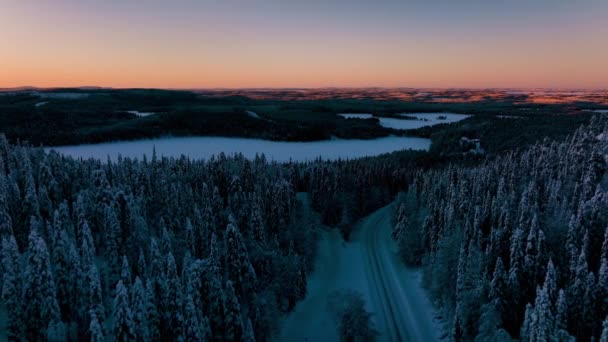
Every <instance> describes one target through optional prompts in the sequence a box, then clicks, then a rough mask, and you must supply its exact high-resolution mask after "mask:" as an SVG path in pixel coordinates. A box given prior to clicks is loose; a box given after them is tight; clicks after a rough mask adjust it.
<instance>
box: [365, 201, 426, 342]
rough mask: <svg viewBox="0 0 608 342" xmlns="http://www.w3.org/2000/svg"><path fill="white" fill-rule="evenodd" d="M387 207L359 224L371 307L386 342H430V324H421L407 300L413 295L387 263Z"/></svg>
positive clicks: (388, 243)
mask: <svg viewBox="0 0 608 342" xmlns="http://www.w3.org/2000/svg"><path fill="white" fill-rule="evenodd" d="M390 213H391V212H390V207H384V208H382V209H380V210H378V211H376V212H375V213H373V214H372V215H370V216H368V217H367V218H366V219H365V220H364V221H363V222H362V224H361V225H362V227H361V229H362V234H361V237H362V239H363V241H362V244H363V246H364V248H363V249H362V251H363V252H364V254H365V255H364V257H365V258H366V259H367V263H366V266H367V269H366V272H367V276H368V281H369V284H370V288H371V289H372V292H374V293H373V296H372V299H373V300H374V301H375V303H373V307H375V308H376V311H377V312H376V314H377V317H378V318H379V320H380V322H378V323H379V325H380V326H381V327H383V328H384V330H385V331H384V336H381V338H383V339H386V340H389V341H434V340H436V332H435V331H433V330H432V328H431V327H432V326H433V325H432V324H429V322H423V320H425V319H426V316H425V315H421V314H417V312H416V310H415V308H414V307H413V305H412V303H411V301H410V299H412V296H416V295H418V294H416V293H408V292H407V289H405V288H404V287H403V286H402V284H401V278H400V277H399V274H398V272H397V270H396V269H395V264H394V263H393V262H392V260H391V255H390V254H389V253H390V252H391V248H390V243H392V241H391V240H390V238H387V237H385V236H384V235H389V234H390V228H391V227H390Z"/></svg>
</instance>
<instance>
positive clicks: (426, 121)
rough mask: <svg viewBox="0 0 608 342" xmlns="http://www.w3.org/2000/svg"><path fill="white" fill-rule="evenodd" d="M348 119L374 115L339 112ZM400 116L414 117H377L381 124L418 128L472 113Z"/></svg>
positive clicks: (461, 117)
mask: <svg viewBox="0 0 608 342" xmlns="http://www.w3.org/2000/svg"><path fill="white" fill-rule="evenodd" d="M338 115H340V116H342V117H344V118H347V119H370V118H372V117H373V115H372V114H369V113H344V114H338ZM398 115H400V116H404V117H409V118H414V119H396V118H384V117H376V118H377V119H378V120H379V121H380V126H382V127H386V128H393V129H403V130H406V129H417V128H421V127H426V126H434V125H439V124H449V123H454V122H458V121H460V120H464V119H466V118H468V117H469V116H470V115H466V114H454V113H404V114H398Z"/></svg>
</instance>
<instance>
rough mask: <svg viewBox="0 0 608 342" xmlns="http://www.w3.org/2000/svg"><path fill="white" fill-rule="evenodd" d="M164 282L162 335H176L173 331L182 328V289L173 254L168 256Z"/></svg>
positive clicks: (162, 282)
mask: <svg viewBox="0 0 608 342" xmlns="http://www.w3.org/2000/svg"><path fill="white" fill-rule="evenodd" d="M161 284H162V310H163V312H164V317H163V321H162V322H163V324H162V329H161V335H162V336H167V337H170V336H174V335H173V333H172V332H174V331H181V330H180V329H182V322H183V318H182V314H181V310H180V308H181V306H182V297H181V294H182V290H181V284H180V280H179V278H178V276H177V267H176V265H175V259H174V258H173V254H171V253H169V255H168V256H167V272H166V274H165V277H164V279H163V280H162V281H161Z"/></svg>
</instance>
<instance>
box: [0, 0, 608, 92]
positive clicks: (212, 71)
mask: <svg viewBox="0 0 608 342" xmlns="http://www.w3.org/2000/svg"><path fill="white" fill-rule="evenodd" d="M16 86H38V87H66V86H104V87H117V88H130V87H146V88H262V87H264V88H280V87H292V88H300V87H302V88H303V87H307V88H308V87H372V86H375V87H416V88H428V87H433V88H435V87H437V88H453V87H459V88H460V87H462V88H489V87H491V88H494V87H503V88H511V87H527V88H532V87H551V88H608V1H606V0H484V1H481V0H461V1H451V0H400V1H399V0H367V1H363V0H334V1H332V0H308V1H301V0H298V1H292V0H282V1H281V0H173V1H168V0H167V1H161V0H105V1H94V0H35V1H23V0H0V87H16Z"/></svg>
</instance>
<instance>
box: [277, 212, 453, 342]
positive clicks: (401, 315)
mask: <svg viewBox="0 0 608 342" xmlns="http://www.w3.org/2000/svg"><path fill="white" fill-rule="evenodd" d="M391 210H392V209H391V206H390V205H389V206H386V207H384V208H381V209H379V210H377V211H376V212H374V213H372V214H371V215H369V216H367V217H365V218H364V219H362V220H361V221H360V222H359V224H358V225H357V227H356V229H355V232H354V235H353V239H352V241H350V242H348V243H345V242H343V241H342V239H341V237H340V236H339V234H338V232H337V231H336V230H332V231H330V232H326V233H325V234H324V236H323V238H322V240H321V242H320V245H319V254H318V257H317V263H316V267H315V271H314V272H313V273H312V274H311V275H310V277H309V279H308V294H307V296H306V298H305V299H304V300H303V301H302V302H300V303H299V304H298V305H297V306H296V308H295V310H294V312H293V313H291V314H290V315H289V316H288V317H287V318H286V320H285V324H284V326H283V329H282V331H281V333H280V334H279V336H278V340H280V341H289V342H295V341H336V340H338V336H337V334H336V324H335V322H334V321H333V319H332V318H331V315H330V314H329V313H328V312H327V304H326V303H327V300H328V299H329V297H330V296H332V294H333V293H334V291H339V290H355V291H357V292H360V293H361V294H362V295H363V297H364V298H365V300H366V306H367V307H368V309H369V310H370V311H372V313H373V320H374V323H375V325H376V329H377V330H378V331H379V332H380V335H379V336H378V340H380V341H424V342H427V341H429V342H432V341H438V340H439V338H438V336H439V335H440V334H441V333H440V331H439V324H437V323H435V322H434V321H433V308H432V307H431V305H430V304H429V302H428V299H427V297H426V293H425V292H424V290H423V289H422V288H421V287H420V278H419V275H420V273H419V272H417V271H415V270H411V269H407V268H406V267H405V266H404V265H403V264H402V263H401V261H400V260H399V259H398V257H397V246H396V244H395V242H394V241H393V240H392V238H391V236H390V232H391V223H390V222H391V219H390V218H391V213H392V212H391Z"/></svg>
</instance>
